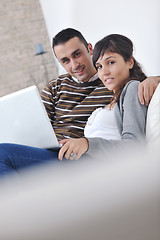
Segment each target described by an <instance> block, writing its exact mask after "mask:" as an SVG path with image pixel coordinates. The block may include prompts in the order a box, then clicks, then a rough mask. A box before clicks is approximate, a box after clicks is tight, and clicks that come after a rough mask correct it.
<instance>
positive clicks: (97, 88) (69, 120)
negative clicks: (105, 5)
mask: <svg viewBox="0 0 160 240" xmlns="http://www.w3.org/2000/svg"><path fill="white" fill-rule="evenodd" d="M53 50H54V53H55V55H56V57H57V59H58V60H59V62H60V63H61V64H62V66H63V67H64V68H65V70H66V71H67V72H68V74H66V75H63V76H60V77H58V78H57V79H56V80H51V81H50V82H49V83H48V84H47V86H46V87H45V88H44V90H43V91H42V95H41V96H42V99H43V102H44V104H45V107H46V110H47V113H48V115H49V118H50V120H51V123H52V125H53V128H54V130H55V132H56V135H57V138H58V139H59V140H61V139H64V138H70V137H73V138H79V137H82V136H83V129H84V126H85V124H86V121H87V119H88V117H89V116H90V114H91V113H92V111H93V110H94V109H95V108H98V107H101V106H105V105H106V104H107V103H109V100H110V98H111V97H112V92H110V91H108V90H107V89H106V87H104V85H103V84H102V83H101V81H100V79H98V78H97V74H96V70H95V68H94V66H93V64H92V45H91V44H90V43H89V44H88V43H87V42H86V40H85V39H84V37H83V36H82V34H81V33H80V32H79V31H77V30H75V29H70V28H68V29H64V30H62V31H61V32H59V33H58V34H57V35H56V36H55V37H54V39H53ZM159 82H160V78H158V77H153V78H151V77H150V78H148V79H146V80H145V81H143V83H142V84H141V88H140V99H141V101H142V103H143V104H144V103H146V104H148V102H149V100H150V98H151V96H152V95H153V92H154V90H155V88H156V87H157V85H158V83H159ZM54 160H55V161H57V160H58V154H57V152H54V151H49V150H46V149H40V148H32V147H29V146H22V145H17V144H0V175H3V174H6V173H8V172H10V171H12V172H17V171H18V170H19V169H21V168H24V167H28V166H33V165H35V164H39V163H45V162H46V161H54Z"/></svg>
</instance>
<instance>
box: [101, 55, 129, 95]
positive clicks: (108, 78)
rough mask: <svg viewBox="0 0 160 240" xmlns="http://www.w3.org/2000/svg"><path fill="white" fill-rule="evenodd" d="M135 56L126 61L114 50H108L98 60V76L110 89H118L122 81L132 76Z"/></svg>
mask: <svg viewBox="0 0 160 240" xmlns="http://www.w3.org/2000/svg"><path fill="white" fill-rule="evenodd" d="M133 64H134V60H133V57H132V58H131V59H130V60H129V61H127V62H125V61H124V59H123V57H122V56H121V55H120V54H118V53H114V52H108V51H106V52H105V53H104V55H103V57H102V56H100V57H99V59H98V60H97V62H96V68H97V71H98V76H99V78H100V79H101V81H102V82H103V84H104V85H105V86H106V87H107V88H108V89H109V90H113V91H116V90H117V89H118V88H119V86H120V85H121V83H122V82H123V81H125V80H127V79H128V78H129V76H130V72H129V70H130V69H132V68H133Z"/></svg>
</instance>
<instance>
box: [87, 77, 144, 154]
mask: <svg viewBox="0 0 160 240" xmlns="http://www.w3.org/2000/svg"><path fill="white" fill-rule="evenodd" d="M139 83H140V82H139V81H135V80H131V81H130V82H128V83H127V85H126V86H125V87H124V89H123V91H122V93H121V96H120V100H119V101H118V102H117V103H116V104H115V115H116V121H117V126H118V129H119V132H120V135H121V140H106V139H103V138H88V141H89V149H88V151H87V152H86V153H87V155H88V156H90V157H95V153H96V154H97V153H101V154H104V153H107V152H108V151H109V150H111V149H112V148H115V147H116V148H118V147H123V146H125V145H126V143H127V142H128V141H129V142H133V141H134V142H141V141H143V140H144V139H145V129H146V116H147V107H146V106H145V105H141V104H140V102H139V98H138V85H139Z"/></svg>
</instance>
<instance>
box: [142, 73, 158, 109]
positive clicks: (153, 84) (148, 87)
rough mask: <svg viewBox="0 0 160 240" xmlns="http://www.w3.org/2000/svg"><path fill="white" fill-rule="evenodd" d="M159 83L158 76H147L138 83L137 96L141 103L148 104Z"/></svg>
mask: <svg viewBox="0 0 160 240" xmlns="http://www.w3.org/2000/svg"><path fill="white" fill-rule="evenodd" d="M159 83H160V77H148V78H146V79H145V80H144V81H143V82H141V83H140V84H139V87H138V96H139V101H140V103H141V104H142V105H144V104H145V105H146V106H148V104H149V102H150V100H151V98H152V96H153V93H154V91H155V90H156V88H157V86H158V84H159Z"/></svg>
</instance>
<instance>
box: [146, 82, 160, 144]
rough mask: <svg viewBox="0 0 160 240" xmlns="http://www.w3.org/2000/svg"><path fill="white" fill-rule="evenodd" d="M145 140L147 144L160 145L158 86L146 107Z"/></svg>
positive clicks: (159, 90) (159, 88) (159, 91)
mask: <svg viewBox="0 0 160 240" xmlns="http://www.w3.org/2000/svg"><path fill="white" fill-rule="evenodd" d="M146 138H147V141H148V143H149V144H150V143H151V144H156V145H157V144H158V143H160V84H159V85H158V87H157V89H156V91H155V92H154V95H153V97H152V99H151V102H150V104H149V106H148V113H147V123H146Z"/></svg>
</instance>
